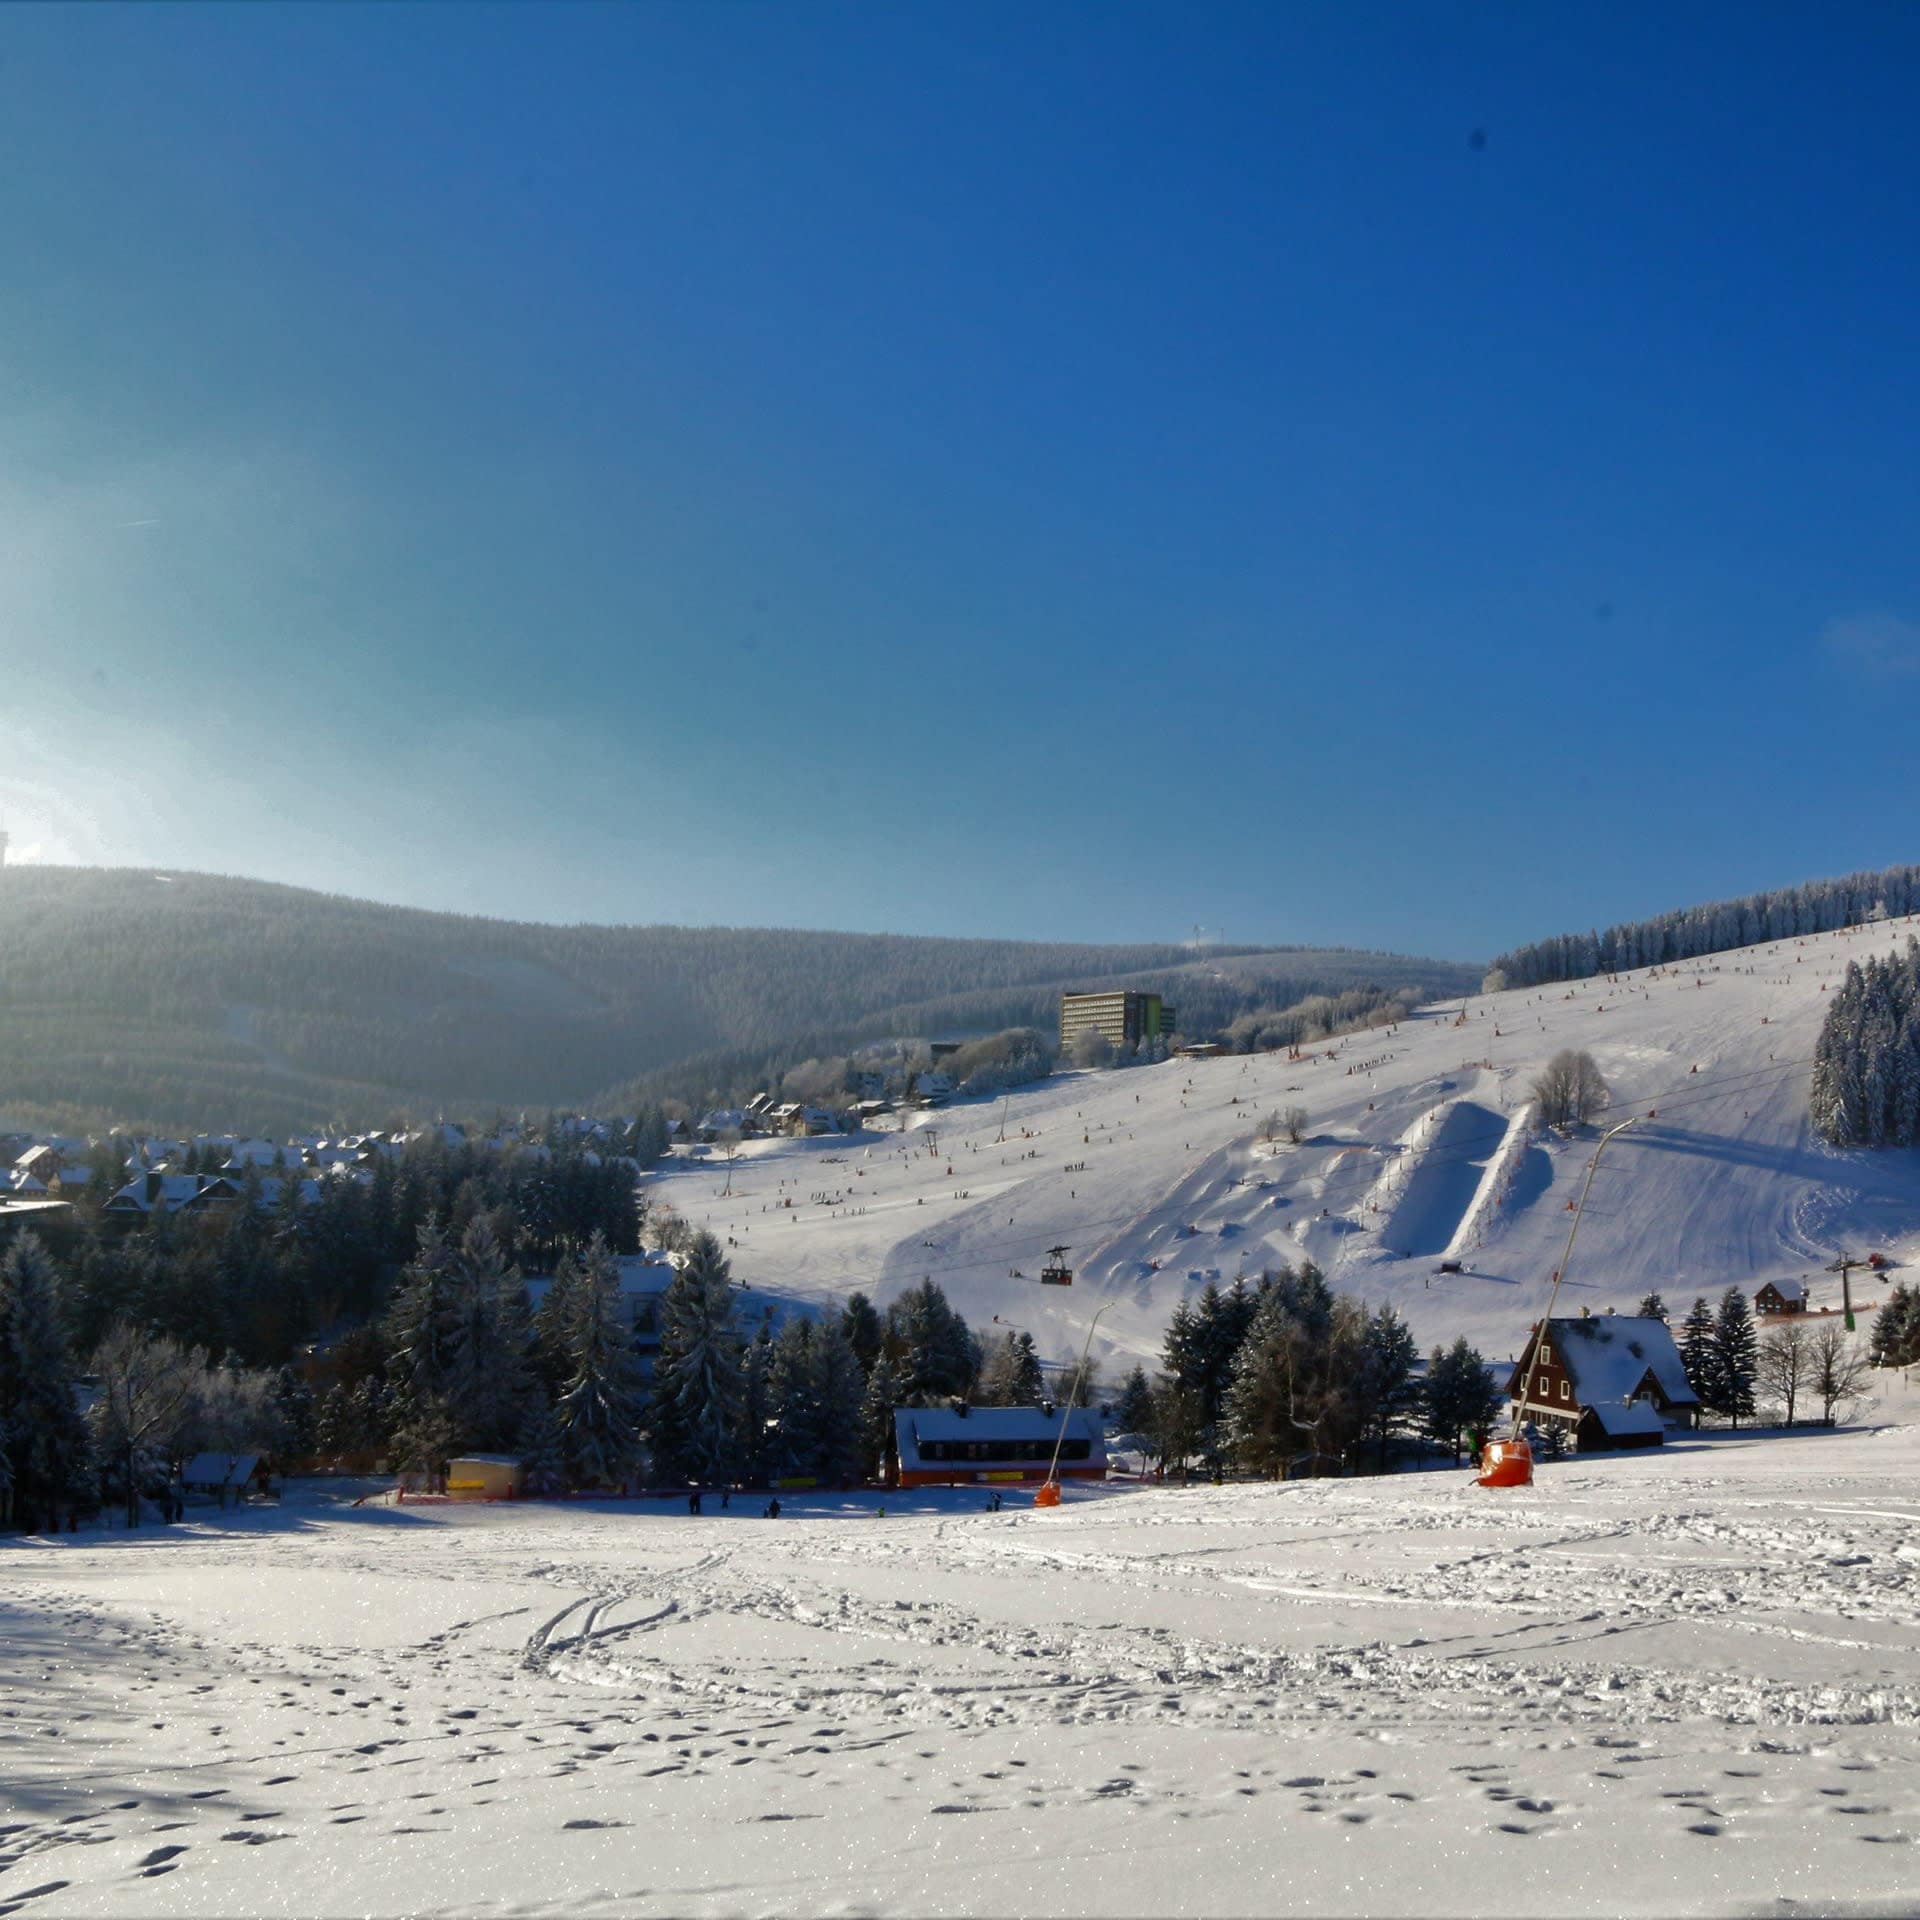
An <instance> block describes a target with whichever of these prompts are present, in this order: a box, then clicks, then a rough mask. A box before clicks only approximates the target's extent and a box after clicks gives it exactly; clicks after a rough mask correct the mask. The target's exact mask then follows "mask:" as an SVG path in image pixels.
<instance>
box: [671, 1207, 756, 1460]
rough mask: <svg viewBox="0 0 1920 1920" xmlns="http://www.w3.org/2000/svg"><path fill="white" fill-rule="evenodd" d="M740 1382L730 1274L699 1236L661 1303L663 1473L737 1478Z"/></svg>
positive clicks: (716, 1249)
mask: <svg viewBox="0 0 1920 1920" xmlns="http://www.w3.org/2000/svg"><path fill="white" fill-rule="evenodd" d="M776 1345H777V1342H776ZM744 1387H745V1377H744V1366H743V1355H742V1353H741V1347H740V1337H739V1335H738V1334H737V1333H736V1332H735V1330H734V1325H733V1285H732V1274H731V1272H730V1271H729V1269H728V1266H727V1258H726V1255H725V1254H724V1253H722V1252H721V1251H720V1243H719V1242H718V1241H717V1240H715V1239H714V1237H713V1235H712V1234H710V1233H701V1234H699V1235H697V1236H696V1237H695V1239H694V1243H693V1247H692V1250H691V1252H690V1254H689V1256H688V1259H687V1263H686V1265H685V1266H683V1267H682V1268H681V1269H680V1271H679V1272H678V1273H676V1274H675V1275H674V1277H673V1280H672V1282H671V1284H669V1286H668V1288H667V1291H666V1295H665V1297H664V1299H663V1300H662V1302H661V1330H660V1351H659V1354H658V1356H657V1357H656V1359H655V1361H654V1371H653V1397H654V1406H655V1412H656V1420H655V1426H654V1434H655V1440H654V1445H655V1448H656V1451H658V1452H660V1453H661V1456H662V1457H661V1466H662V1468H663V1470H665V1471H669V1472H674V1473H680V1474H684V1475H685V1476H687V1477H688V1478H690V1479H694V1480H698V1481H701V1482H702V1483H704V1484H707V1485H712V1486H718V1485H720V1484H722V1483H724V1482H726V1481H728V1480H730V1479H732V1478H733V1477H734V1473H735V1471H736V1466H737V1462H736V1459H735V1455H734V1444H735V1441H736V1439H737V1437H738V1434H739V1431H740V1407H741V1401H742V1396H743V1391H744ZM776 1415H777V1409H770V1413H769V1417H770V1418H771V1417H776Z"/></svg>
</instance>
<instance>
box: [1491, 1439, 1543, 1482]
mask: <svg viewBox="0 0 1920 1920" xmlns="http://www.w3.org/2000/svg"><path fill="white" fill-rule="evenodd" d="M1480 1484H1481V1485H1482V1486H1483V1487H1530V1486H1532V1485H1533V1449H1532V1448H1531V1447H1530V1446H1528V1445H1527V1443H1526V1442H1525V1441H1524V1440H1489V1441H1488V1442H1487V1445H1486V1449H1485V1451H1484V1452H1482V1454H1481V1455H1480Z"/></svg>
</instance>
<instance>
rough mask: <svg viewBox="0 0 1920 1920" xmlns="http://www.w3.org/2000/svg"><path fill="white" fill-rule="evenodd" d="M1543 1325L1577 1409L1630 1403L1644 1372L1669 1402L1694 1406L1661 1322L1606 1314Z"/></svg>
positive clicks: (1695, 1401)
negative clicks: (1602, 1403)
mask: <svg viewBox="0 0 1920 1920" xmlns="http://www.w3.org/2000/svg"><path fill="white" fill-rule="evenodd" d="M1547 1326H1548V1334H1547V1338H1548V1341H1549V1343H1550V1344H1551V1345H1552V1348H1553V1352H1554V1357H1555V1358H1556V1359H1558V1360H1559V1361H1560V1363H1561V1364H1562V1365H1563V1366H1564V1367H1565V1368H1566V1370H1567V1373H1568V1375H1569V1376H1570V1378H1571V1379H1572V1381H1573V1391H1574V1394H1575V1396H1576V1397H1577V1398H1578V1400H1579V1401H1580V1404H1581V1405H1582V1406H1588V1407H1591V1406H1596V1405H1597V1404H1598V1403H1599V1402H1601V1401H1603V1400H1611V1401H1627V1400H1630V1399H1632V1398H1633V1396H1634V1395H1635V1394H1636V1393H1637V1392H1639V1390H1640V1386H1641V1383H1642V1382H1643V1381H1644V1380H1645V1379H1646V1377H1647V1374H1648V1373H1649V1372H1651V1373H1652V1374H1653V1377H1654V1380H1655V1382H1656V1383H1657V1384H1658V1386H1659V1388H1660V1391H1661V1393H1662V1394H1663V1395H1664V1396H1665V1398H1666V1399H1667V1401H1668V1402H1669V1404H1672V1405H1676V1406H1686V1407H1691V1406H1695V1405H1697V1404H1698V1398H1699V1397H1698V1395H1696V1394H1695V1392H1694V1390H1693V1388H1692V1387H1691V1386H1689V1385H1688V1384H1687V1370H1686V1368H1685V1367H1684V1366H1683V1365H1682V1364H1681V1360H1680V1349H1679V1348H1678V1347H1676V1346H1675V1345H1674V1344H1673V1333H1672V1330H1671V1329H1670V1328H1669V1327H1668V1325H1667V1323H1666V1322H1665V1321H1664V1320H1655V1319H1653V1318H1651V1317H1650V1316H1642V1315H1640V1314H1625V1313H1608V1314H1597V1315H1595V1316H1594V1317H1593V1318H1592V1319H1588V1320H1550V1321H1548V1323H1547Z"/></svg>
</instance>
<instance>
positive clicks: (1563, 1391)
mask: <svg viewBox="0 0 1920 1920" xmlns="http://www.w3.org/2000/svg"><path fill="white" fill-rule="evenodd" d="M1560 1398H1561V1399H1562V1400H1571V1399H1572V1398H1573V1388H1572V1387H1571V1386H1570V1385H1568V1383H1567V1382H1566V1381H1564V1380H1562V1381H1561V1382H1560Z"/></svg>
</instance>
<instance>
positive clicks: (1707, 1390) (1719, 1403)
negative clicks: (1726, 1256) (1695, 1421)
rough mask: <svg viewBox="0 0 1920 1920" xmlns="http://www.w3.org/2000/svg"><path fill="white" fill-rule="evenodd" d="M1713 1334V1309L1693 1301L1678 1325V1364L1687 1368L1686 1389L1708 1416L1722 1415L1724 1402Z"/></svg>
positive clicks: (1717, 1347)
mask: <svg viewBox="0 0 1920 1920" xmlns="http://www.w3.org/2000/svg"><path fill="white" fill-rule="evenodd" d="M1714 1331H1715V1327H1714V1317H1713V1309H1712V1308H1711V1307H1710V1306H1708V1305H1707V1303H1706V1301H1705V1300H1704V1299H1698V1300H1696V1301H1694V1303H1693V1306H1692V1308H1691V1310H1690V1311H1689V1312H1688V1314H1687V1317H1686V1319H1685V1320H1683V1321H1682V1322H1681V1323H1680V1364H1681V1365H1682V1366H1683V1367H1685V1368H1686V1371H1687V1385H1688V1386H1690V1387H1691V1388H1692V1389H1693V1391H1694V1395H1695V1397H1696V1398H1697V1399H1698V1400H1699V1402H1700V1405H1701V1408H1702V1409H1703V1410H1704V1411H1706V1412H1708V1413H1719V1412H1721V1411H1722V1410H1723V1407H1724V1403H1725V1398H1726V1395H1725V1392H1724V1389H1723V1387H1722V1384H1721V1376H1720V1349H1719V1346H1718V1344H1717V1342H1716V1341H1715V1339H1714Z"/></svg>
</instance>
